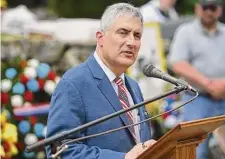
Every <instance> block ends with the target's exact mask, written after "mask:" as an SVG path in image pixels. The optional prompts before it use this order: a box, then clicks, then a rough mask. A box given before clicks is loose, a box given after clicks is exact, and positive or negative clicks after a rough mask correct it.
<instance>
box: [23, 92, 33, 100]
mask: <svg viewBox="0 0 225 159" xmlns="http://www.w3.org/2000/svg"><path fill="white" fill-rule="evenodd" d="M24 99H25V101H28V102H31V101H32V100H33V93H32V92H30V91H26V92H25V93H24Z"/></svg>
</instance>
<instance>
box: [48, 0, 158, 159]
mask: <svg viewBox="0 0 225 159" xmlns="http://www.w3.org/2000/svg"><path fill="white" fill-rule="evenodd" d="M142 32H143V17H142V14H141V12H140V11H139V9H137V8H135V7H134V6H132V5H130V4H127V3H117V4H114V5H111V6H109V7H108V8H107V9H106V10H105V12H104V13H103V15H102V18H101V30H100V31H98V32H97V33H96V39H97V46H96V50H95V52H94V53H93V54H92V55H91V56H90V57H89V58H88V59H87V60H86V61H85V62H84V63H82V64H81V65H79V66H77V67H75V68H72V69H70V70H69V71H67V72H66V73H65V74H64V75H63V77H62V78H61V80H60V82H59V84H58V86H57V88H56V90H55V92H54V93H53V95H52V99H51V106H50V111H49V116H48V123H47V137H51V136H53V135H56V134H58V133H60V132H62V131H65V130H71V129H73V128H76V127H79V126H81V125H83V124H85V123H88V122H91V121H93V120H96V119H99V118H101V117H103V116H106V115H109V114H112V113H115V112H117V111H119V110H121V109H123V108H127V107H129V106H131V105H134V104H136V103H140V102H141V101H143V97H142V94H141V91H140V88H139V86H138V84H137V83H136V82H135V81H134V80H132V79H131V78H129V77H128V76H127V75H126V74H125V71H126V70H127V69H128V68H129V67H130V66H131V65H133V63H134V62H135V60H136V57H137V55H138V51H139V48H140V45H141V37H142ZM146 118H148V114H147V113H146V110H145V107H144V105H143V106H142V107H140V108H138V109H135V110H132V111H130V112H127V113H124V114H122V115H120V116H117V117H114V118H112V119H111V120H107V121H105V122H103V123H100V124H97V125H95V126H92V127H90V128H88V129H86V130H84V131H81V132H79V133H77V134H74V135H72V136H71V139H72V138H80V137H84V136H88V135H92V134H96V133H100V132H104V131H107V130H111V129H115V128H119V127H123V126H126V125H129V124H133V123H137V122H139V121H142V120H144V119H146ZM150 139H151V131H150V124H149V123H148V122H146V123H143V124H141V125H138V126H135V127H129V128H126V129H122V130H120V131H116V132H113V133H109V134H105V135H101V136H98V137H94V138H88V139H85V140H81V141H79V142H76V143H73V144H69V148H68V150H66V151H65V152H64V153H63V155H62V158H64V159H65V158H68V159H71V158H76V159H134V158H136V157H137V156H138V155H140V154H141V153H143V151H144V150H146V148H147V147H150V146H151V145H152V144H153V143H154V142H155V141H154V140H150ZM62 142H65V141H62ZM47 154H48V158H50V155H51V149H50V148H49V147H48V148H47Z"/></svg>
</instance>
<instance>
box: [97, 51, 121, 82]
mask: <svg viewBox="0 0 225 159" xmlns="http://www.w3.org/2000/svg"><path fill="white" fill-rule="evenodd" d="M94 57H95V59H96V61H97V63H98V64H99V65H100V67H101V68H102V70H103V71H104V72H105V74H106V76H107V77H108V79H109V81H110V82H111V83H112V82H113V81H114V79H115V78H116V75H115V74H114V73H113V72H112V71H111V70H110V69H109V68H108V67H107V66H106V65H105V64H104V63H103V61H102V60H101V58H100V57H99V56H98V54H97V52H96V51H95V52H94ZM120 77H121V78H122V80H123V83H125V76H124V73H122V74H121V75H120Z"/></svg>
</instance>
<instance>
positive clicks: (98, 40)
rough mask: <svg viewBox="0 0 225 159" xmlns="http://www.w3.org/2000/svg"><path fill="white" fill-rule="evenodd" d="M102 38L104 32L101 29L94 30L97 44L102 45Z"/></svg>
mask: <svg viewBox="0 0 225 159" xmlns="http://www.w3.org/2000/svg"><path fill="white" fill-rule="evenodd" d="M103 38H104V33H103V32H102V31H97V32H96V39H97V44H98V45H100V46H102V45H103Z"/></svg>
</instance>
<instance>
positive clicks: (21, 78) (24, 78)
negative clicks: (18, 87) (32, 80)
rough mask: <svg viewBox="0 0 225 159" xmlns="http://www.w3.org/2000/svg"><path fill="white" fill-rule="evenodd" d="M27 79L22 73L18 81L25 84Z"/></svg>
mask: <svg viewBox="0 0 225 159" xmlns="http://www.w3.org/2000/svg"><path fill="white" fill-rule="evenodd" d="M28 80H29V79H28V78H27V77H26V76H25V75H24V74H22V75H20V82H21V83H23V84H26V83H27V81H28Z"/></svg>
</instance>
